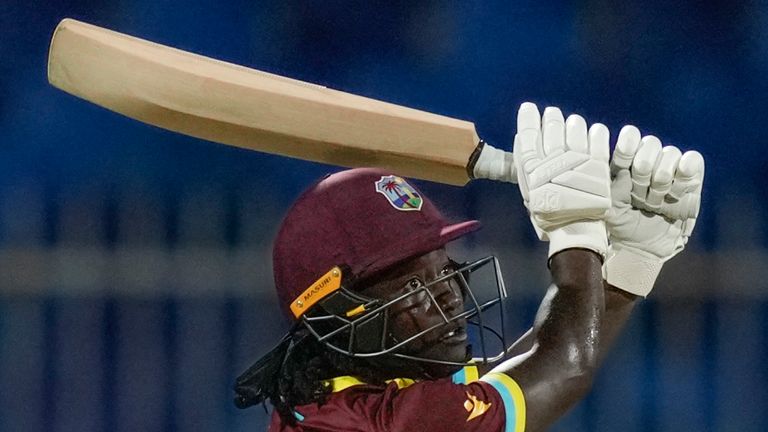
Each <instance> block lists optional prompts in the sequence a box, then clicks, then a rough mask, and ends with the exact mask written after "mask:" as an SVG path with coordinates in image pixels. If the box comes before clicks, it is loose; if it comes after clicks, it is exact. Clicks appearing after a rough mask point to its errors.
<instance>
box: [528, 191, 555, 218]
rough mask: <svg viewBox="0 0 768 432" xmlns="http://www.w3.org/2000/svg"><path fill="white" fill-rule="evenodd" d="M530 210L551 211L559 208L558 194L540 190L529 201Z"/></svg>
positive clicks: (534, 211) (535, 211)
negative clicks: (540, 191) (539, 192)
mask: <svg viewBox="0 0 768 432" xmlns="http://www.w3.org/2000/svg"><path fill="white" fill-rule="evenodd" d="M531 204H532V205H531V212H533V213H537V212H543V213H551V212H553V211H557V210H560V194H559V193H557V192H553V191H542V193H541V194H537V195H536V196H535V197H534V198H533V200H532V201H531Z"/></svg>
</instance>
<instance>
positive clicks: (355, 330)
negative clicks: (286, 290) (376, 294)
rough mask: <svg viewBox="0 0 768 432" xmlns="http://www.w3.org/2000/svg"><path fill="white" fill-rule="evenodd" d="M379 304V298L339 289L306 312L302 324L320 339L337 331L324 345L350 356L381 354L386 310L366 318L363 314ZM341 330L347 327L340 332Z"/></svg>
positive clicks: (384, 334) (384, 342)
mask: <svg viewBox="0 0 768 432" xmlns="http://www.w3.org/2000/svg"><path fill="white" fill-rule="evenodd" d="M381 303H382V301H381V300H379V299H375V298H372V297H367V296H365V295H362V294H360V293H358V292H354V291H351V290H348V289H346V288H344V287H342V288H340V289H339V290H338V291H336V292H334V293H333V294H331V295H329V296H327V297H325V298H323V299H322V300H321V301H319V302H318V303H317V305H315V307H314V308H313V310H310V311H308V312H307V314H306V318H305V319H304V324H305V325H306V326H307V327H310V330H311V331H313V332H316V333H318V336H319V337H322V336H323V335H324V334H330V333H333V332H336V331H338V333H335V334H334V336H332V338H330V339H329V340H328V341H327V342H328V343H331V344H332V345H335V346H337V347H339V348H342V349H344V350H346V351H348V352H349V353H350V354H352V355H354V354H359V353H370V352H376V351H381V350H383V349H385V344H386V340H385V339H386V333H385V332H386V326H387V315H388V311H387V310H382V311H378V312H375V313H372V314H370V316H365V313H366V312H368V311H370V310H372V309H375V308H377V307H379V306H380V305H381ZM331 317H333V319H330V318H331ZM318 318H322V320H318ZM318 321H319V322H318ZM342 327H346V328H345V329H343V330H340V331H339V329H340V328H342Z"/></svg>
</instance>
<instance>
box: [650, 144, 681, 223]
mask: <svg viewBox="0 0 768 432" xmlns="http://www.w3.org/2000/svg"><path fill="white" fill-rule="evenodd" d="M681 156H682V153H680V150H678V149H677V147H674V146H666V147H664V148H663V149H662V150H661V158H660V159H659V163H658V164H657V165H656V169H655V170H654V171H653V175H652V176H651V187H650V189H648V197H647V199H646V201H645V205H646V209H647V210H649V211H652V212H656V213H659V212H660V210H661V204H662V203H663V202H664V197H665V196H666V195H667V194H668V193H669V191H670V190H671V189H672V181H673V180H674V179H675V171H676V170H677V164H678V163H679V162H680V157H681ZM681 219H682V218H681Z"/></svg>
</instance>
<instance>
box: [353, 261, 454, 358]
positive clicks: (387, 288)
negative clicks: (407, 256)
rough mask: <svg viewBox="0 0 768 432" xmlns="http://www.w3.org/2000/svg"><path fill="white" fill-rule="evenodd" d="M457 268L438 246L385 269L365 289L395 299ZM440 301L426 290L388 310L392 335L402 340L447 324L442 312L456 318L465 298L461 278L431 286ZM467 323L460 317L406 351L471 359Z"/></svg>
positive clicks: (382, 297)
mask: <svg viewBox="0 0 768 432" xmlns="http://www.w3.org/2000/svg"><path fill="white" fill-rule="evenodd" d="M455 269H456V264H455V262H453V261H452V260H451V259H450V258H448V255H447V254H446V252H445V250H444V249H438V250H435V251H432V252H430V253H427V254H425V255H422V256H420V257H418V258H415V259H413V260H410V261H407V262H405V263H403V264H402V265H399V266H397V267H396V268H394V269H392V270H391V271H388V272H386V273H385V274H383V275H382V276H381V278H379V279H378V280H379V282H377V283H375V284H373V285H370V286H369V287H367V288H366V289H365V290H364V292H365V293H366V294H367V295H369V296H372V297H377V298H381V299H385V300H387V299H393V298H395V297H399V296H401V295H403V294H405V293H408V292H411V291H415V290H417V289H418V288H419V287H422V286H424V285H426V284H428V283H429V282H430V281H433V280H435V279H437V278H439V277H440V276H443V275H446V274H449V273H451V272H453V271H454V270H455ZM429 290H430V292H431V293H432V296H433V297H434V298H435V300H436V302H437V304H435V302H433V301H431V299H430V298H429V295H427V294H426V293H424V292H421V293H419V294H415V295H412V296H409V297H406V298H405V299H403V300H401V301H399V302H397V303H395V304H394V305H392V307H391V308H390V310H389V320H390V326H389V330H390V334H391V336H392V337H393V338H394V339H395V340H396V341H403V340H405V339H407V338H409V337H411V336H413V335H415V334H417V333H419V332H420V331H422V330H425V329H428V328H430V327H433V326H435V325H437V324H440V323H444V322H445V321H444V319H443V315H442V314H441V313H440V310H438V306H439V307H440V308H442V311H443V313H444V314H445V315H446V316H447V317H448V318H450V317H453V316H456V315H458V314H460V313H461V312H463V310H464V298H463V293H462V290H461V288H460V286H459V283H458V281H456V280H454V279H448V280H446V281H444V282H441V283H437V284H434V285H432V286H430V287H429ZM467 347H468V344H467V323H466V320H463V319H460V320H456V321H453V322H450V323H449V324H447V325H444V326H440V327H438V328H436V329H434V330H432V331H430V332H428V333H427V334H425V335H423V336H422V337H420V338H417V339H416V340H414V341H412V342H411V343H409V344H408V345H407V346H406V350H405V352H407V353H408V354H410V355H416V356H419V357H424V358H431V359H439V360H447V361H454V362H465V361H467V360H468V359H469V353H468V348H467Z"/></svg>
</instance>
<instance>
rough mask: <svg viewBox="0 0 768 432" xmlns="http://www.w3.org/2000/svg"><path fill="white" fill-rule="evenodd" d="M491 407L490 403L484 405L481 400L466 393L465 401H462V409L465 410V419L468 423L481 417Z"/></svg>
mask: <svg viewBox="0 0 768 432" xmlns="http://www.w3.org/2000/svg"><path fill="white" fill-rule="evenodd" d="M490 407H491V403H490V402H489V403H486V402H483V401H481V400H478V399H477V397H476V396H474V395H471V394H469V392H467V400H466V401H464V409H465V410H467V412H468V413H469V417H467V421H470V420H472V419H474V418H477V417H480V416H481V415H483V414H485V413H486V412H487V411H488V409H489V408H490Z"/></svg>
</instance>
